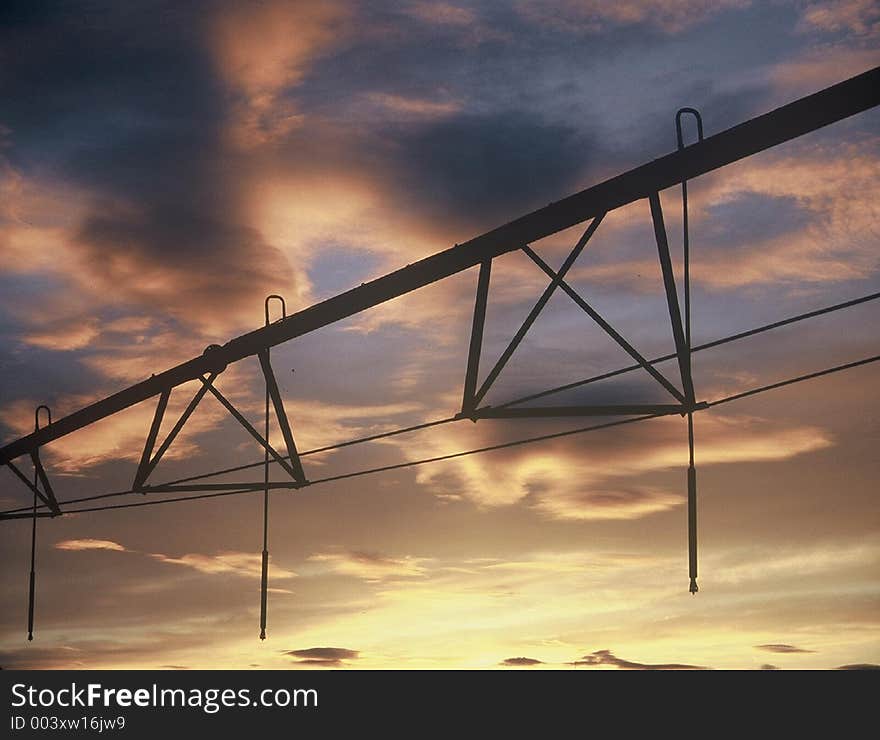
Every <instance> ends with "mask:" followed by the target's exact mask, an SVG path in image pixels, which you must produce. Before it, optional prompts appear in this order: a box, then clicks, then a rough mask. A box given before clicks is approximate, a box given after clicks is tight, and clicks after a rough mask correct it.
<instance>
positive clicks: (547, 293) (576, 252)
mask: <svg viewBox="0 0 880 740" xmlns="http://www.w3.org/2000/svg"><path fill="white" fill-rule="evenodd" d="M604 217H605V214H604V213H600V214H599V215H598V216H596V217H595V218H594V219H593V220H592V221H591V222H590V225H589V226H588V227H587V230H586V231H585V232H584V234H583V236H581V238H580V239H578V242H577V244H575V246H574V249H572V251H571V254H569V255H568V257H567V258H566V260H565V262H564V263H563V265H562V267H560V268H559V272H558V273H557V277H556V278H554V279H553V280H551V282H550V285H548V286H547V287H546V289H545V290H544V293H543V294H542V295H541V297H540V298H539V299H538V301H537V302H536V303H535V305H534V306H533V307H532V310H531V311H530V312H529V315H528V316H527V317H526V320H525V321H523V323H522V326H520V328H519V330H518V331H517V332H516V334H515V335H514V337H513V339H511V340H510V344H508V345H507V349H505V350H504V352H502V353H501V357H499V358H498V362H496V363H495V366H494V367H493V368H492V369H491V370H490V371H489V374H488V375H487V376H486V379H485V380H484V381H483V384H482V385H481V386H480V389H479V390H478V391H477V392H476V393H475V394H474V396H473V404H474V406H476V405H477V404H478V403H479V402H480V401H482V400H483V397H484V396H485V395H486V393H488V391H489V388H491V387H492V383H494V382H495V380H496V379H497V378H498V375H499V374H500V373H501V371H502V370H503V369H504V366H505V365H506V364H507V362H508V360H510V358H511V356H512V355H513V353H514V351H515V350H516V348H517V347H518V346H519V344H520V342H522V340H523V338H524V337H525V335H526V332H528V330H529V329H530V328H531V326H532V324H534V323H535V319H537V318H538V314H540V313H541V311H542V310H543V308H544V306H546V305H547V301H549V300H550V297H551V296H552V295H553V292H554V291H555V290H556V288H557V287H558V286H559V283H561V282H562V280H563V278H564V277H565V273H567V272H568V271H569V269H571V266H572V265H573V264H574V263H575V260H577V258H578V257H579V256H580V254H581V252H583V251H584V247H586V246H587V242H588V241H590V237H592V236H593V234H595V233H596V229H598V228H599V224H600V223H602V219H603V218H604Z"/></svg>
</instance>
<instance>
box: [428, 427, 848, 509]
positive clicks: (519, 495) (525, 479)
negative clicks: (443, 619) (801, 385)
mask: <svg viewBox="0 0 880 740" xmlns="http://www.w3.org/2000/svg"><path fill="white" fill-rule="evenodd" d="M536 423H538V424H540V422H536ZM639 427H641V428H639ZM518 428H519V429H522V427H517V426H515V425H505V424H503V423H495V422H480V423H479V424H478V425H477V428H476V429H474V428H463V427H460V426H459V427H457V428H456V429H450V428H449V427H445V428H444V427H441V428H439V429H437V430H435V431H434V432H433V434H432V435H431V436H430V437H427V436H426V438H425V440H424V441H423V443H422V444H423V445H424V447H423V450H424V452H425V456H426V457H427V456H429V455H430V456H434V455H437V456H440V455H446V454H452V453H455V452H458V451H461V450H466V449H468V448H470V447H479V446H482V445H489V444H492V443H502V442H504V441H507V440H509V439H511V438H513V439H516V438H517V437H518V436H526V435H523V434H522V433H519V434H515V432H516V430H517V429H518ZM542 428H543V427H541V426H538V427H534V426H533V427H532V428H531V429H530V432H532V433H534V434H540V432H541V430H542ZM547 428H550V427H549V426H548V427H547ZM681 429H682V428H681V421H680V420H679V419H672V418H669V419H656V420H652V421H649V422H645V423H644V424H641V425H633V426H631V427H629V428H624V429H613V430H608V432H607V433H606V432H600V433H594V434H591V435H589V437H586V436H585V437H584V439H588V440H589V444H587V445H585V444H584V442H583V441H582V440H581V439H580V438H579V437H577V436H575V437H572V438H570V439H560V440H556V441H553V442H545V443H543V444H542V445H541V446H540V447H537V446H535V447H531V446H522V447H514V448H510V449H506V450H499V451H495V452H491V453H487V454H484V455H473V456H468V457H463V458H459V459H454V460H450V461H446V462H443V463H438V464H436V465H426V466H422V467H420V468H416V480H417V481H418V482H419V483H420V484H421V485H423V486H425V487H426V488H427V489H428V490H430V491H431V492H432V493H433V494H434V495H437V496H440V497H449V496H453V497H465V498H468V499H470V500H471V501H473V502H474V503H476V504H478V505H480V506H484V507H496V506H505V505H511V504H514V503H517V502H520V501H524V502H526V503H527V504H528V505H530V506H532V507H534V508H535V509H536V510H537V511H538V512H539V513H541V514H543V515H545V516H548V517H551V518H554V519H571V520H584V521H586V520H614V519H619V520H626V519H635V518H639V517H643V516H648V515H651V514H655V513H659V512H663V511H667V510H669V509H672V508H675V507H676V506H678V505H680V504H681V503H682V502H683V498H682V495H681V494H680V493H679V492H677V491H669V490H665V489H663V488H659V487H657V486H651V485H646V484H645V483H644V482H642V481H641V480H639V478H640V477H641V476H644V475H646V474H648V473H652V472H657V471H663V470H669V469H675V468H679V467H681V466H682V465H683V463H684V460H685V457H683V455H684V454H685V453H684V452H683V448H682V436H681V435H682V431H681ZM831 444H832V441H831V439H830V437H829V435H828V434H827V433H825V432H824V431H822V430H821V429H819V428H817V427H809V426H801V427H799V426H789V425H779V423H778V422H773V421H769V420H759V419H756V418H750V417H742V416H741V417H736V416H730V417H722V416H714V415H712V416H709V415H706V416H702V417H700V453H699V455H700V460H699V464H700V465H701V466H708V465H717V464H728V463H735V462H762V461H774V460H786V459H789V458H791V457H794V456H796V455H801V454H805V453H808V452H812V451H815V450H820V449H824V448H827V447H829V446H831Z"/></svg>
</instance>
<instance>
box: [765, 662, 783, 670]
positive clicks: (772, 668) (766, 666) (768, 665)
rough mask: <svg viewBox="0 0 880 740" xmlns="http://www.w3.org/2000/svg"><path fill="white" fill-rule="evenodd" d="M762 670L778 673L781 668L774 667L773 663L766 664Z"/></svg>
mask: <svg viewBox="0 0 880 740" xmlns="http://www.w3.org/2000/svg"><path fill="white" fill-rule="evenodd" d="M761 670H762V671H778V670H779V666H778V665H773V664H772V663H764V664H763V665H762V666H761Z"/></svg>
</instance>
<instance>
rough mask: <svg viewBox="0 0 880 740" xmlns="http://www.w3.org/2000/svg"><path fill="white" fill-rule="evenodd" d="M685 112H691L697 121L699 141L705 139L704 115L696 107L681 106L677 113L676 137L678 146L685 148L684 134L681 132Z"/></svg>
mask: <svg viewBox="0 0 880 740" xmlns="http://www.w3.org/2000/svg"><path fill="white" fill-rule="evenodd" d="M685 113H690V114H691V115H692V116H693V117H694V118H695V119H696V121H697V142H698V143H699V142H701V141H702V140H703V117H702V116H701V115H700V111H698V110H697V109H696V108H679V110H678V112H677V113H676V114H675V137H676V139H677V140H678V148H679V149H684V136H683V135H682V132H681V117H682V116H683V115H684V114H685Z"/></svg>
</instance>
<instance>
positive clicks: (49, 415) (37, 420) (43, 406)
mask: <svg viewBox="0 0 880 740" xmlns="http://www.w3.org/2000/svg"><path fill="white" fill-rule="evenodd" d="M40 409H45V410H46V426H49V425H50V424H51V423H52V409H50V408H49V407H48V406H47V405H46V404H44V403H41V404H40V405H39V406H37V408H36V410H35V411H34V431H35V432H37V431H39V430H40Z"/></svg>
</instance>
